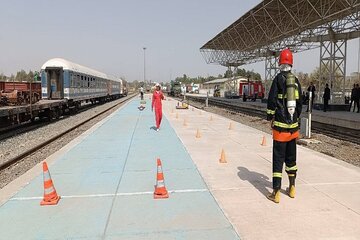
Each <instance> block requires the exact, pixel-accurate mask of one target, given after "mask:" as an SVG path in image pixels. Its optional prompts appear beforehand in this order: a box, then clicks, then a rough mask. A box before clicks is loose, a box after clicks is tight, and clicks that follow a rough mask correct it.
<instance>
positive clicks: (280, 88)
mask: <svg viewBox="0 0 360 240" xmlns="http://www.w3.org/2000/svg"><path fill="white" fill-rule="evenodd" d="M288 73H289V72H285V71H284V72H280V73H279V74H278V75H277V76H276V77H275V79H274V80H273V82H272V85H271V89H270V92H269V97H268V104H267V119H268V120H269V121H270V120H273V126H272V128H273V189H274V192H276V191H279V190H280V188H281V179H282V169H283V163H284V162H285V165H286V167H285V171H286V173H287V174H288V176H289V181H290V185H293V186H294V191H295V178H296V172H297V166H296V138H298V136H299V117H300V114H301V110H302V105H301V94H299V92H301V86H300V82H299V80H298V79H297V78H296V80H295V98H296V109H295V113H294V115H293V120H291V116H290V114H289V112H288V109H287V99H286V98H287V97H286V78H287V74H288ZM292 197H293V196H292Z"/></svg>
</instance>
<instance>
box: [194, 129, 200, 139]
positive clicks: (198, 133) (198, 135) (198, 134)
mask: <svg viewBox="0 0 360 240" xmlns="http://www.w3.org/2000/svg"><path fill="white" fill-rule="evenodd" d="M195 137H196V138H201V134H200V130H199V129H197V131H196V135H195Z"/></svg>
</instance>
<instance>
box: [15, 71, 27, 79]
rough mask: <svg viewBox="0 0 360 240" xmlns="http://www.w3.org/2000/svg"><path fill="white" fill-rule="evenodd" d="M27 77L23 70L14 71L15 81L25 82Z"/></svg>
mask: <svg viewBox="0 0 360 240" xmlns="http://www.w3.org/2000/svg"><path fill="white" fill-rule="evenodd" d="M26 79H27V73H26V72H25V71H24V70H21V71H19V72H17V73H16V77H15V81H16V82H25V81H26Z"/></svg>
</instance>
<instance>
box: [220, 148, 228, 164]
mask: <svg viewBox="0 0 360 240" xmlns="http://www.w3.org/2000/svg"><path fill="white" fill-rule="evenodd" d="M219 162H220V163H227V161H226V158H225V151H224V149H221V155H220V159H219Z"/></svg>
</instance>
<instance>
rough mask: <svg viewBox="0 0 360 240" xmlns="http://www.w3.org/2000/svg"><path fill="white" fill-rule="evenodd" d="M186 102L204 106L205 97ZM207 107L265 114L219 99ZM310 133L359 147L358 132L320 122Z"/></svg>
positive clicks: (261, 110) (261, 116) (252, 114)
mask: <svg viewBox="0 0 360 240" xmlns="http://www.w3.org/2000/svg"><path fill="white" fill-rule="evenodd" d="M186 98H187V99H188V100H191V101H195V102H199V103H202V104H205V101H206V97H194V96H186ZM208 104H209V106H210V105H211V106H215V107H219V108H223V109H227V110H229V111H232V112H237V113H243V114H247V115H250V116H254V117H259V118H263V119H265V118H266V113H265V111H264V109H262V108H260V107H259V108H258V109H253V108H247V107H244V106H241V105H239V104H236V103H234V102H232V101H231V100H227V99H221V98H209V99H208ZM312 131H313V132H315V133H319V134H324V135H326V136H329V137H332V138H336V139H339V140H343V141H348V142H352V143H356V144H359V145H360V131H359V130H354V129H349V128H344V127H338V126H334V125H330V124H325V123H320V122H315V121H313V122H312Z"/></svg>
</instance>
